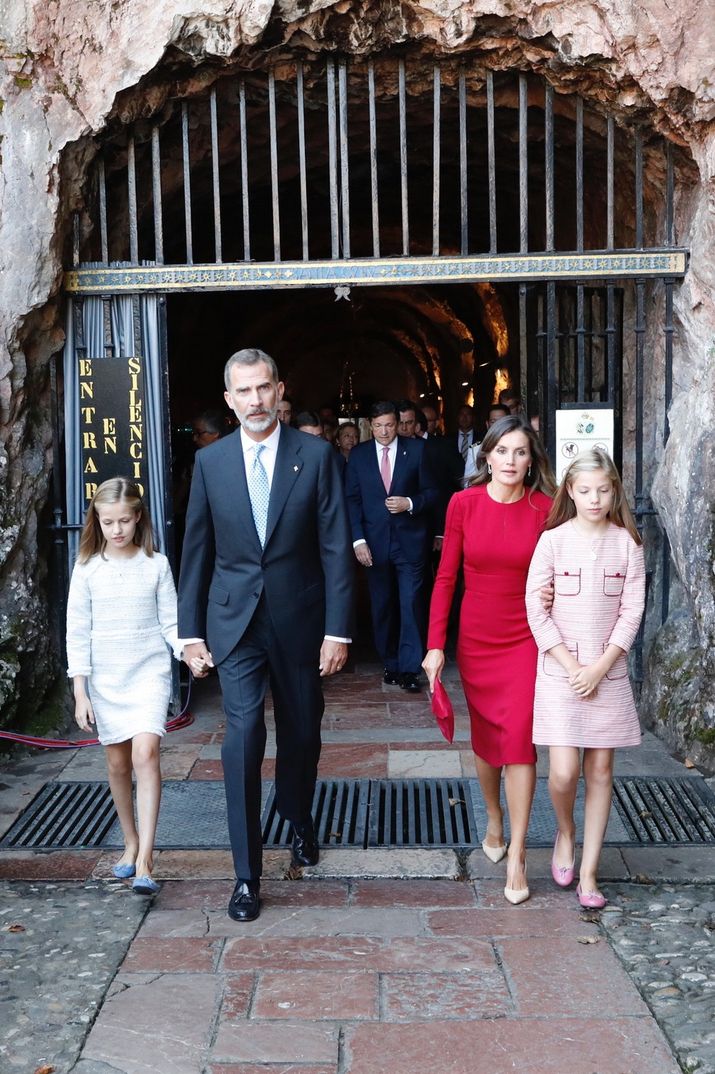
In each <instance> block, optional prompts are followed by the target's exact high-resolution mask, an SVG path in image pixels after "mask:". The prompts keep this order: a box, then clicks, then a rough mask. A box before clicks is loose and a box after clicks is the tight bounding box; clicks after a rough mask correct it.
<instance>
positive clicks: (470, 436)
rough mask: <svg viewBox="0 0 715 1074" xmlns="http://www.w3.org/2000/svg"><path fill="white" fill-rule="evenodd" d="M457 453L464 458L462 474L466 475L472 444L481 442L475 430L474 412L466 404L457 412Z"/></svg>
mask: <svg viewBox="0 0 715 1074" xmlns="http://www.w3.org/2000/svg"><path fill="white" fill-rule="evenodd" d="M457 428H458V430H459V432H458V433H457V437H456V442H457V451H458V452H459V454H460V455H461V456H462V473H464V464H465V463H466V461H467V457H468V455H469V449H470V448H471V446H472V444H476V443H478V441H479V437H478V436H477V434H476V432H475V430H474V410H473V409H472V407H471V406H469V404H468V403H464V404H463V405H462V406H461V407H460V408H459V410H458V411H457Z"/></svg>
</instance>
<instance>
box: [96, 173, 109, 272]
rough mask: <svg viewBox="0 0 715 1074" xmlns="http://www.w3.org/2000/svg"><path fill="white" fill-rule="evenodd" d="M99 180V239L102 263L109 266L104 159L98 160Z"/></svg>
mask: <svg viewBox="0 0 715 1074" xmlns="http://www.w3.org/2000/svg"><path fill="white" fill-rule="evenodd" d="M97 172H98V176H97V178H98V180H99V238H100V245H101V249H102V262H103V264H105V265H108V264H109V238H108V234H107V176H106V173H105V168H104V157H103V156H101V157H100V158H99V164H98V165H97Z"/></svg>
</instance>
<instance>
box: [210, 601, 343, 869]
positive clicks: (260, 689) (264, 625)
mask: <svg viewBox="0 0 715 1074" xmlns="http://www.w3.org/2000/svg"><path fill="white" fill-rule="evenodd" d="M296 629H297V630H299V629H300V624H296ZM218 673H219V678H220V681H221V690H222V693H223V705H224V712H225V713H226V732H225V735H224V739H223V746H222V748H221V760H222V762H223V771H224V785H225V788H226V807H227V811H228V831H229V837H230V840H231V850H232V853H233V862H234V867H235V870H236V876H237V877H239V878H240V879H242V880H256V879H258V878H259V877H260V875H261V871H262V861H263V837H262V833H261V765H262V763H263V755H264V753H265V748H266V724H265V719H264V703H265V697H266V691H267V688H268V685H269V683H270V687H271V693H272V695H273V709H274V715H275V724H276V779H275V788H276V806H277V809H278V812H279V813H280V814H281V816H283V817H285V818H286V819H287V820H290V821H291V822H293V823H294V824H304V823H305V822H306V821H308V820H309V818H310V811H311V807H312V803H313V794H314V792H315V781H316V779H317V774H318V760H319V757H320V744H321V743H320V722H321V720H322V718H323V710H324V707H325V705H324V701H323V691H322V688H321V684H320V673H319V670H318V651H317V650H316V653H315V658H314V660H312V661H311V663H310V664H300V663H296V661H295V658H294V657H292V656H289V655H288V654H287V653H286V649H285V645H284V644H283V643H282V641H281V639H280V638H279V637H278V636H277V635H276V632H275V631H274V629H273V626H272V624H271V621H270V618H269V615H268V611H267V609H266V605H265V601H264V600H261V601H260V602H259V604H258V607H257V608H256V611H255V614H254V616H253V618H252V620H251V622H250V623H249V625H248V628H247V630H246V632H245V634H244V635H243V637H242V638H241V641H240V642H239V643H238V645H237V646H236V648H235V649H234V650H233V651H232V652H231V653H229V655H228V656H227V657H226V659H225V660H224V661H223V662H222V663H221V664H220V665H219V668H218Z"/></svg>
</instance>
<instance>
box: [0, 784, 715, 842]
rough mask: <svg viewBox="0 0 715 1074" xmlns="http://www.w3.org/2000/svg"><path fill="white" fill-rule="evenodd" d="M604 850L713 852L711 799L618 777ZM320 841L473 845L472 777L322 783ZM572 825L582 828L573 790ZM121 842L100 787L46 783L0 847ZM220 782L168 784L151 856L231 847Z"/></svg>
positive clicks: (548, 829) (540, 827)
mask: <svg viewBox="0 0 715 1074" xmlns="http://www.w3.org/2000/svg"><path fill="white" fill-rule="evenodd" d="M613 802H614V805H613V809H612V811H611V817H610V820H609V825H608V830H607V832H606V843H607V844H609V845H612V846H623V845H628V844H633V843H640V844H643V843H647V844H650V845H658V844H662V845H671V844H678V843H680V844H683V843H685V844H691V845H692V844H711V845H712V844H715V795H713V793H712V791H711V790H710V788H709V787H708V785H707V784H706V783H705V781H704V780H703V779H701V778H700V777H699V776H689V777H685V778H680V779H676V778H670V779H651V778H648V779H643V778H627V779H626V778H623V777H619V778H617V779H616V780H615V781H614V796H613ZM313 815H314V817H315V822H316V827H317V833H318V839H319V841H320V843H321V845H322V846H326V847H358V848H363V849H365V848H375V847H385V848H388V847H427V848H429V847H453V848H459V847H464V848H470V847H474V846H478V845H479V842H480V838H481V836H480V835H479V833H480V832H482V831H483V830H484V827H485V824H486V815H485V812H484V803H483V801H482V798H481V794H480V792H479V785H478V783H477V781H476V780H474V779H392V780H391V779H373V780H367V779H330V780H320V781H319V782H318V784H317V786H316V791H315V797H314V800H313ZM576 823H577V826H578V827H579V829H581V828H582V826H583V793H582V788H581V787H580V788H579V796H578V797H577V801H576ZM262 827H263V838H264V842H265V844H266V846H271V847H283V846H287V845H288V843H289V841H290V836H291V830H290V824H289V823H288V822H287V821H284V820H283V818H282V817H281V816H280V815H279V814H278V813H277V812H276V806H275V795H274V789H273V784H272V783H264V785H263V813H262ZM553 831H554V818H553V810H552V808H551V803H550V802H549V797H548V791H547V787H546V780H545V779H539V780H538V785H537V790H536V796H535V798H534V808H533V810H532V816H531V822H530V825H529V838H528V843H529V846H532V847H537V846H550V845H551V843H552V842H553ZM121 845H122V835H121V830H120V827H119V821H118V820H117V818H116V814H115V812H114V806H113V804H112V800H111V797H110V794H109V788H108V787H107V785H106V783H90V782H83V783H69V782H67V783H65V782H57V783H48V784H47V785H46V786H45V787H44V788H43V789H42V791H40V793H39V794H38V795H37V797H36V798H35V799H34V800H33V801H32V802H31V803H30V804H29V805H28V807H27V808H26V809H25V811H24V813H22V814H21V816H20V817H18V818H17V820H16V821H15V822H14V823H13V825H12V826H11V827H10V829H9V830H8V831H7V832H6V834H5V835H4V837H3V838H2V839H0V848H5V849H17V848H20V847H24V848H27V849H30V850H34V849H37V850H53V849H60V848H69V849H81V848H92V847H102V848H109V847H119V846H121ZM228 846H229V839H228V830H227V826H226V805H225V798H224V790H223V783H221V782H219V781H204V780H195V781H191V780H188V781H187V780H169V781H167V782H166V783H165V784H164V786H163V792H162V803H161V812H160V815H159V826H158V829H157V834H156V847H157V850H169V849H172V850H173V849H186V850H189V849H223V848H228Z"/></svg>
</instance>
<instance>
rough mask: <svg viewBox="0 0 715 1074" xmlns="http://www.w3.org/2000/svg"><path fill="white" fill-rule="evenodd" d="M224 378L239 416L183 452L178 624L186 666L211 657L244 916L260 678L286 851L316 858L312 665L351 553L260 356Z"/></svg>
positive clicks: (323, 473)
mask: <svg viewBox="0 0 715 1074" xmlns="http://www.w3.org/2000/svg"><path fill="white" fill-rule="evenodd" d="M225 381H226V392H225V395H224V397H225V399H226V402H227V403H228V405H229V407H230V408H231V409H232V410H233V411H234V413H235V414H236V417H237V418H238V420H239V422H240V428H239V429H237V430H236V432H234V433H233V434H232V435H231V436H228V437H225V438H224V439H223V440H220V441H218V442H217V443H216V444H213V445H211V446H210V447H208V448H205V449H204V450H203V451H201V452H199V454H198V455H197V458H196V466H195V468H194V477H193V482H192V485H191V495H190V498H189V507H188V512H187V518H186V535H185V538H184V551H183V558H182V563H181V577H180V581H179V634H180V636H181V637H182V638H184V639H185V641H184V660H185V661H186V663H187V664H188V665H189V667H190V668H191V670H192V671H193V672H194V674H199V675H201V674H204V673H205V671H206V668H207V667H210V666H212V665H213V664H215V665H216V667H217V668H218V672H219V678H220V680H221V689H222V692H223V701H224V709H225V712H226V733H225V736H224V741H223V747H222V751H221V758H222V761H223V767H224V780H225V787H226V803H227V807H228V825H229V834H230V838H231V847H232V850H233V858H234V865H235V869H236V877H237V882H236V887H235V890H234V892H233V895H232V896H231V900H230V902H229V907H228V913H229V916H230V917H232V918H233V919H234V920H236V921H252V920H253V919H254V918H256V917H257V916H258V914H259V912H260V899H259V888H260V880H259V878H260V875H261V863H262V837H261V823H260V810H261V762H262V761H263V753H264V750H265V743H266V727H265V723H264V718H263V708H264V698H265V693H266V678H267V677H268V679H269V680H270V685H271V691H272V694H273V706H274V712H275V723H276V801H277V807H278V810H279V812H280V813H281V815H282V816H284V817H287V818H288V819H289V820H290V821H291V822H292V824H293V833H294V834H293V860H294V861H295V862H296V863H298V864H300V865H315V864H316V863H317V861H318V845H317V842H316V839H315V833H314V829H313V821H312V818H311V806H312V800H313V793H314V790H315V781H316V775H317V766H318V758H319V755H320V721H321V718H322V715H323V708H324V703H323V694H322V690H321V685H320V676H321V675H332V674H333V673H334V672H335V671H338V670H339V669H340V668H341V667H342V666H343V664H344V663H345V660H346V657H347V642H348V641H349V640H350V639H349V637H348V635H349V627H350V622H351V615H352V577H353V575H352V553H351V550H350V533H349V524H348V519H347V512H346V509H345V500H344V496H343V489H342V482H341V479H340V476H339V474H338V469H337V466H336V463H335V452H334V450H333V449H332V448H331V447H330V445H329V444H326V443H325V441H324V440H322V439H321V438H319V437H312V436H305V435H304V434H303V433H300V432H298V431H297V430H295V429H291V428H290V427H289V426H287V425H283V424H281V423H279V421H278V418H277V403H278V401H279V400H280V398H281V396H282V395H283V384H282V383H281V382H280V381H279V379H278V371H277V369H276V365H275V362H274V361H273V359H272V358H270V357H269V356H268V355H267V354H264V353H263V352H262V351H259V350H242V351H238V352H237V353H236V354H234V355H232V357H231V358H229V360H228V362H227V364H226V369H225ZM296 624H300V629H296ZM207 646H208V647H207ZM266 672H268V676H266Z"/></svg>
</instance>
